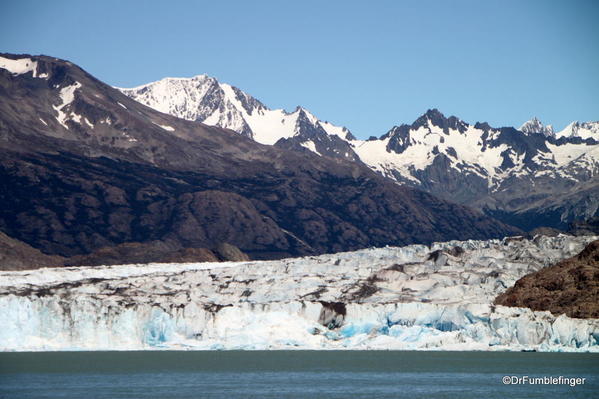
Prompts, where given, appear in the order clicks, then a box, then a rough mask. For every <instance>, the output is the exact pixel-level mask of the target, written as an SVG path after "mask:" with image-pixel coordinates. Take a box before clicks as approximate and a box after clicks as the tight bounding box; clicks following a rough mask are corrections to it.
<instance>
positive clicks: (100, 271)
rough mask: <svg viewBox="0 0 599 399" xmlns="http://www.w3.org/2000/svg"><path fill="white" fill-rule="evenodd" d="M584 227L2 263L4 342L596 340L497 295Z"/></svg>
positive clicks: (394, 345)
mask: <svg viewBox="0 0 599 399" xmlns="http://www.w3.org/2000/svg"><path fill="white" fill-rule="evenodd" d="M592 239H594V237H571V236H559V237H555V238H548V237H536V238H535V239H534V240H531V241H529V240H520V239H505V240H503V241H502V240H491V241H467V242H448V243H439V244H434V245H433V246H432V247H431V248H429V247H426V246H422V245H411V246H407V247H401V248H380V249H369V250H362V251H357V252H348V253H339V254H332V255H322V256H318V257H306V258H297V259H284V260H280V261H253V262H242V263H219V264H210V263H206V264H150V265H125V266H111V267H94V268H87V267H77V268H63V269H40V270H35V271H27V272H4V273H1V274H0V324H1V325H2V328H1V329H0V349H1V350H4V351H12V350H18V351H23V350H79V349H88V350H100V349H160V348H161V349H289V348H298V349H443V350H450V349H456V350H522V349H534V350H541V351H597V350H599V346H598V345H599V320H580V319H570V318H568V317H566V316H563V315H562V316H556V315H552V314H550V313H548V312H533V311H530V310H528V309H521V308H506V307H502V306H497V307H495V306H493V305H492V304H491V303H492V301H493V299H494V298H495V297H496V296H497V295H498V294H499V293H501V292H503V291H504V290H505V289H506V288H507V287H510V286H511V285H513V284H514V282H515V281H516V280H517V279H518V278H520V277H522V276H523V275H525V274H528V273H530V272H532V271H535V270H538V269H539V268H541V267H543V266H546V265H549V264H552V263H555V262H556V261H558V260H560V259H562V258H565V257H569V256H572V255H574V254H576V253H578V252H579V251H580V250H581V249H582V248H583V247H584V245H585V244H586V243H587V242H589V241H591V240H592Z"/></svg>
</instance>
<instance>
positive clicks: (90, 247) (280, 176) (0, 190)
mask: <svg viewBox="0 0 599 399" xmlns="http://www.w3.org/2000/svg"><path fill="white" fill-rule="evenodd" d="M3 57H4V58H5V59H10V60H13V61H19V62H21V63H25V62H28V63H30V64H28V65H29V66H28V68H29V70H27V71H26V72H22V71H16V72H15V71H14V70H13V71H11V70H7V69H1V68H0V99H1V101H0V153H1V159H0V230H2V231H4V232H5V233H6V234H8V235H9V236H11V237H13V238H16V239H18V240H21V241H24V242H26V243H28V244H30V245H32V246H34V247H35V248H38V249H40V250H41V251H43V252H45V253H47V254H58V255H61V256H67V257H71V256H75V255H84V254H89V253H91V252H93V251H95V250H98V249H100V248H106V247H111V246H115V245H119V244H123V243H131V242H137V243H151V242H165V243H168V245H169V246H171V249H172V251H182V250H184V249H185V248H215V247H216V246H217V245H219V244H220V243H230V244H232V245H234V246H236V247H238V248H239V249H241V250H242V251H243V252H245V253H247V254H249V255H250V256H251V257H253V258H280V257H286V256H297V255H306V254H319V253H324V252H336V251H347V250H354V249H359V248H364V247H369V246H384V245H404V244H408V243H428V242H431V241H445V240H450V239H469V238H481V239H482V238H490V237H500V236H505V235H511V234H517V233H518V232H519V230H517V229H515V228H513V227H510V226H508V225H505V224H502V223H500V222H498V221H496V220H494V219H492V218H489V217H486V216H484V215H482V214H481V213H479V212H476V211H473V210H470V209H469V208H466V207H463V206H459V205H455V204H452V203H450V202H446V201H443V200H439V199H438V198H436V197H434V196H432V195H430V194H426V193H424V192H422V191H418V190H415V189H412V188H408V187H401V186H398V185H397V184H396V183H394V182H392V181H390V180H388V179H386V178H384V177H382V176H380V175H378V174H376V173H375V172H373V171H372V170H370V169H369V168H367V167H366V166H364V165H362V164H359V163H352V162H347V161H345V160H340V159H332V158H328V157H320V156H317V155H315V154H311V153H298V152H295V151H288V150H285V149H280V148H275V147H272V146H265V145H261V144H258V143H256V142H254V141H252V140H250V139H247V138H244V137H241V136H239V135H238V134H237V133H234V132H232V131H229V130H226V129H221V128H215V127H208V126H206V125H203V124H201V123H198V122H190V121H185V120H182V119H178V118H175V117H172V116H169V115H166V114H162V113H160V112H157V111H155V110H152V109H150V108H148V107H146V106H144V105H142V104H139V103H137V102H135V101H133V100H132V99H130V98H128V97H127V96H125V95H123V94H122V93H120V92H119V91H118V90H116V89H114V88H112V87H110V86H108V85H106V84H104V83H102V82H100V81H98V80H97V79H95V78H93V77H92V76H90V75H89V74H87V73H86V72H85V71H83V70H82V69H80V68H79V67H77V66H75V65H73V64H71V63H69V62H67V61H62V60H58V59H55V58H51V57H45V56H39V57H30V56H13V55H3ZM7 57H8V58H7ZM24 60H25V61H24Z"/></svg>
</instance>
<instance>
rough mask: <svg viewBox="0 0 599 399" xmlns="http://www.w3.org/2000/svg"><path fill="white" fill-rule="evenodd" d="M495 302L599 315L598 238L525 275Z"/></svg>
mask: <svg viewBox="0 0 599 399" xmlns="http://www.w3.org/2000/svg"><path fill="white" fill-rule="evenodd" d="M495 303H496V304H497V305H504V306H516V307H526V308H530V309H532V310H548V311H550V312H551V313H553V314H555V315H560V314H566V315H568V316H569V317H576V318H599V241H593V242H592V243H590V244H589V245H588V246H587V247H586V248H585V249H584V250H583V251H582V252H581V253H580V254H578V255H577V256H574V257H572V258H569V259H566V260H564V261H562V262H559V263H557V264H556V265H554V266H550V267H546V268H544V269H541V270H539V271H537V272H535V273H532V274H529V275H527V276H524V277H522V278H521V279H520V280H518V281H517V282H516V284H514V286H513V287H511V288H509V289H508V290H507V291H506V292H505V293H503V294H501V295H499V296H498V297H497V299H496V300H495Z"/></svg>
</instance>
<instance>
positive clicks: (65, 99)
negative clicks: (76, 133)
mask: <svg viewBox="0 0 599 399" xmlns="http://www.w3.org/2000/svg"><path fill="white" fill-rule="evenodd" d="M80 87H81V83H79V82H75V83H73V84H72V85H69V86H66V87H63V88H62V89H60V94H59V95H60V100H61V103H60V104H59V105H53V106H52V108H54V110H55V111H56V112H57V113H58V116H56V120H57V121H58V122H59V123H60V124H61V125H62V126H64V127H65V128H67V129H68V128H69V126H68V125H67V124H66V121H67V120H69V119H70V120H74V121H75V122H77V123H80V121H81V117H80V116H79V115H76V114H74V113H72V112H71V113H69V112H68V111H67V112H65V108H66V107H67V106H68V105H69V104H71V103H72V102H73V100H74V99H75V90H77V89H78V88H80Z"/></svg>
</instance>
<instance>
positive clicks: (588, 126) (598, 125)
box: [556, 121, 599, 141]
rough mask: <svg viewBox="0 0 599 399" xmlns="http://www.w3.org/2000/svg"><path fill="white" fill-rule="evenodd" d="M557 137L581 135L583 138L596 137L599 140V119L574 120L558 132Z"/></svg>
mask: <svg viewBox="0 0 599 399" xmlns="http://www.w3.org/2000/svg"><path fill="white" fill-rule="evenodd" d="M556 137H557V138H560V137H580V138H582V139H595V140H596V141H599V121H597V122H584V123H581V122H572V123H570V124H569V125H568V126H566V127H565V128H564V130H562V131H560V132H558V133H557V134H556Z"/></svg>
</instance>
